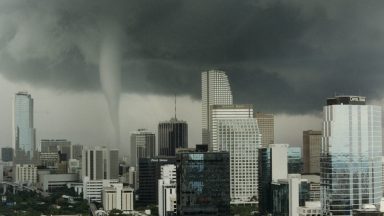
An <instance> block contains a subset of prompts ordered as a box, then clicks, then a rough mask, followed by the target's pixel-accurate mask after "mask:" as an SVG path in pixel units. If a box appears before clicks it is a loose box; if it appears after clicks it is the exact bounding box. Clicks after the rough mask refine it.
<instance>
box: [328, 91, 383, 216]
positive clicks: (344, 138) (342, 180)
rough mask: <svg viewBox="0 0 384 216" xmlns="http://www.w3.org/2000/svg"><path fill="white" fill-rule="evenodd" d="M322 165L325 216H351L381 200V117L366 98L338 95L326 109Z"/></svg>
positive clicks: (378, 108) (379, 109) (331, 99)
mask: <svg viewBox="0 0 384 216" xmlns="http://www.w3.org/2000/svg"><path fill="white" fill-rule="evenodd" d="M323 111H324V120H323V139H322V152H321V163H320V188H321V189H320V193H321V194H320V195H321V197H320V200H321V207H322V214H325V215H330V214H332V215H334V216H335V215H352V212H353V210H356V209H361V208H362V205H363V204H373V205H377V206H379V205H380V200H381V197H382V193H383V192H382V161H381V160H382V123H381V122H382V120H381V118H382V115H381V107H380V106H372V105H365V97H361V96H337V97H335V98H329V99H328V100H327V106H325V107H324V109H323Z"/></svg>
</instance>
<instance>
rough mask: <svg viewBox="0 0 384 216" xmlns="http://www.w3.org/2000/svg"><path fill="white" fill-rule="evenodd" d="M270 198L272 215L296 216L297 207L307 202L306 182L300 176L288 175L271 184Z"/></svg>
mask: <svg viewBox="0 0 384 216" xmlns="http://www.w3.org/2000/svg"><path fill="white" fill-rule="evenodd" d="M272 197H273V198H272V199H273V210H272V215H276V216H283V215H287V216H288V215H289V216H297V215H298V212H297V211H298V208H299V206H305V202H306V201H309V194H308V182H307V180H305V179H301V176H300V174H289V175H288V176H287V178H285V179H279V180H277V181H275V182H273V183H272Z"/></svg>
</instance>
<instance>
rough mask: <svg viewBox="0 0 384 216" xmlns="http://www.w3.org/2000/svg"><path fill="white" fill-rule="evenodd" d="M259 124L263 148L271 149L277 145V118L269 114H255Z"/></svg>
mask: <svg viewBox="0 0 384 216" xmlns="http://www.w3.org/2000/svg"><path fill="white" fill-rule="evenodd" d="M255 118H256V119H257V124H258V125H259V130H260V133H261V146H262V147H269V145H270V144H273V143H275V116H274V115H273V114H269V113H261V112H257V113H255Z"/></svg>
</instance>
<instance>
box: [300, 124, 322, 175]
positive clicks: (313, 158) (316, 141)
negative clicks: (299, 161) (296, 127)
mask: <svg viewBox="0 0 384 216" xmlns="http://www.w3.org/2000/svg"><path fill="white" fill-rule="evenodd" d="M321 136H322V132H321V131H313V130H307V131H303V162H304V169H303V172H304V173H320V152H321Z"/></svg>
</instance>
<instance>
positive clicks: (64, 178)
mask: <svg viewBox="0 0 384 216" xmlns="http://www.w3.org/2000/svg"><path fill="white" fill-rule="evenodd" d="M78 181H79V175H78V174H50V173H49V174H46V173H43V174H40V175H39V184H38V186H39V188H40V189H42V190H43V191H52V190H54V189H56V188H60V187H66V185H67V184H68V183H71V182H78Z"/></svg>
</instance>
